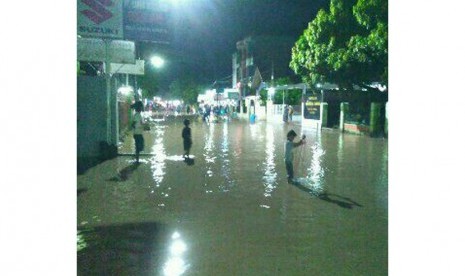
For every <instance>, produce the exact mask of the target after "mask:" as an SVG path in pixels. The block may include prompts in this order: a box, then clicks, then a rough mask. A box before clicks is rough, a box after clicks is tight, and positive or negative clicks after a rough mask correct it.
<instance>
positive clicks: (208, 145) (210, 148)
mask: <svg viewBox="0 0 465 276" xmlns="http://www.w3.org/2000/svg"><path fill="white" fill-rule="evenodd" d="M206 126H207V127H208V132H207V134H206V135H205V146H204V151H203V152H204V153H203V157H204V159H205V163H206V164H205V165H206V176H207V177H206V178H205V180H207V179H208V178H210V177H212V176H213V168H212V167H213V163H215V159H216V156H215V154H214V143H213V133H214V131H215V124H213V123H211V124H207V125H206ZM204 186H205V187H206V191H205V192H206V193H212V192H213V191H212V190H211V189H210V188H208V187H207V186H208V180H207V182H205V183H204Z"/></svg>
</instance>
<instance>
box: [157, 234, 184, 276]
mask: <svg viewBox="0 0 465 276" xmlns="http://www.w3.org/2000/svg"><path fill="white" fill-rule="evenodd" d="M186 251H187V245H186V243H185V242H184V240H183V239H182V237H181V234H179V232H177V231H176V232H174V233H173V235H172V236H171V244H170V245H169V255H168V259H167V261H166V263H165V265H164V266H163V275H166V276H178V275H182V274H183V273H184V272H186V270H187V269H188V268H189V264H187V262H186V261H185V260H184V253H185V252H186Z"/></svg>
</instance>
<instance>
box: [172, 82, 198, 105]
mask: <svg viewBox="0 0 465 276" xmlns="http://www.w3.org/2000/svg"><path fill="white" fill-rule="evenodd" d="M201 91H202V87H201V86H200V85H198V84H197V83H196V82H195V81H194V80H191V79H177V80H175V81H173V82H172V83H171V84H170V86H169V95H168V98H170V99H181V100H183V101H184V103H187V104H195V103H197V96H198V95H199V93H200V92H201Z"/></svg>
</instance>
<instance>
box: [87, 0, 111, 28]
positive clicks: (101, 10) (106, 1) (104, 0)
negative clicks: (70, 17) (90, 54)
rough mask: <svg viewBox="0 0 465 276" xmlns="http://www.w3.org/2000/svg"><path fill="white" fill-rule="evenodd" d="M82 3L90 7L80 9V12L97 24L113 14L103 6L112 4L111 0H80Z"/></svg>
mask: <svg viewBox="0 0 465 276" xmlns="http://www.w3.org/2000/svg"><path fill="white" fill-rule="evenodd" d="M82 3H84V4H86V5H87V6H89V7H90V8H92V9H91V10H85V11H82V12H81V13H83V14H84V15H85V16H87V17H88V18H89V19H90V20H92V21H93V22H95V23H97V24H100V23H102V22H103V21H105V20H108V19H109V18H111V17H112V16H113V14H112V13H111V12H110V11H109V10H107V9H105V7H111V6H113V3H112V2H111V0H82Z"/></svg>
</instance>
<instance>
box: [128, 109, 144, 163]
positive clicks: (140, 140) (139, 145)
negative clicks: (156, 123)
mask: <svg viewBox="0 0 465 276" xmlns="http://www.w3.org/2000/svg"><path fill="white" fill-rule="evenodd" d="M131 107H133V108H134V109H135V111H136V113H135V114H134V117H133V119H132V124H131V126H132V129H133V136H134V143H135V144H136V164H139V154H140V152H141V151H143V150H144V136H143V135H142V133H143V132H144V120H143V118H142V114H141V112H142V108H143V104H142V102H141V101H137V102H135V103H134V104H133V105H132V106H131Z"/></svg>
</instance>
